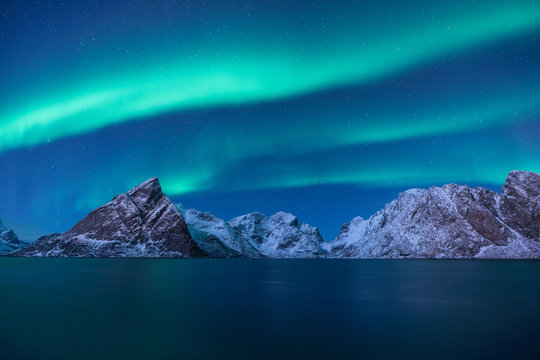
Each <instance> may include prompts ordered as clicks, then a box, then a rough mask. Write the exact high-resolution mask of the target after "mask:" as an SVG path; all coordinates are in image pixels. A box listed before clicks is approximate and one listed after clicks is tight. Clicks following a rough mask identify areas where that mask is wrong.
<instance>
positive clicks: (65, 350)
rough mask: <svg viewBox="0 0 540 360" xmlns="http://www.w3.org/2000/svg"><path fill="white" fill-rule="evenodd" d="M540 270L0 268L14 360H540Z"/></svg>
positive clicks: (130, 263) (113, 262)
mask: <svg viewBox="0 0 540 360" xmlns="http://www.w3.org/2000/svg"><path fill="white" fill-rule="evenodd" d="M539 306H540V262H538V261H466V260H459V261H441V260H266V259H262V260H261V259H251V260H249V259H230V260H225V259H178V260H159V259H65V258H64V259H55V258H0V311H1V313H0V339H1V340H0V341H1V350H0V351H1V358H2V359H34V358H43V359H95V358H126V359H142V358H145V359H171V358H178V359H180V358H182V359H194V358H207V359H217V358H220V359H221V358H234V359H261V358H268V359H276V358H311V359H313V358H338V357H350V358H456V357H461V358H533V357H536V356H537V354H538V353H539V351H540V341H539V340H538V339H540V308H539Z"/></svg>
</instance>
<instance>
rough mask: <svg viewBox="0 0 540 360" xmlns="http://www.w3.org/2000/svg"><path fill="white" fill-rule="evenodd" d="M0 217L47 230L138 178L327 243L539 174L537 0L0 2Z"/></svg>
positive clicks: (24, 228) (21, 230)
mask: <svg viewBox="0 0 540 360" xmlns="http://www.w3.org/2000/svg"><path fill="white" fill-rule="evenodd" d="M0 49H1V50H0V84H1V86H0V218H1V219H2V220H3V221H4V223H5V224H6V225H7V226H8V227H10V228H14V229H15V231H16V232H17V233H18V234H19V236H20V237H21V238H22V239H23V240H34V239H35V238H36V237H37V236H40V235H43V234H46V233H50V232H64V231H66V230H68V229H69V228H70V227H71V226H72V225H74V224H75V222H76V221H78V220H79V219H81V218H82V217H84V216H85V215H86V214H87V213H88V212H89V211H91V210H92V209H94V208H95V207H97V206H99V205H102V204H104V203H106V202H107V201H109V200H110V199H111V198H112V197H113V196H114V195H115V194H117V193H121V192H125V191H127V190H129V189H130V188H131V187H133V186H134V185H137V184H138V183H140V182H142V181H144V180H146V179H147V178H149V177H151V176H158V177H159V178H160V181H161V184H162V187H163V190H164V191H165V193H166V194H167V195H169V197H171V199H172V200H173V201H175V202H182V203H183V204H184V205H185V206H188V207H194V208H197V209H199V210H206V211H210V212H212V213H214V214H215V215H217V216H220V217H222V218H225V219H230V218H232V217H234V216H237V215H241V214H243V213H247V212H250V211H255V210H258V211H262V212H263V213H265V214H267V215H271V214H273V213H274V212H276V211H279V210H284V211H289V212H292V213H294V214H295V215H297V216H299V218H300V220H303V221H306V222H308V223H310V224H312V225H316V226H319V228H320V229H321V232H322V234H323V236H324V237H325V239H326V240H331V239H332V238H333V237H335V236H336V235H337V232H338V231H339V228H340V226H341V224H342V223H345V222H348V221H350V220H351V219H352V218H353V217H354V216H357V215H360V216H363V217H368V216H370V215H371V214H372V213H373V212H374V211H376V210H378V209H379V208H381V207H383V206H384V204H385V203H386V202H388V201H390V200H391V199H393V198H395V197H397V195H398V193H399V192H400V191H403V190H405V189H407V188H411V187H429V186H432V185H441V184H444V183H449V182H456V183H460V184H468V185H471V186H486V187H488V188H490V189H493V190H497V191H498V190H500V188H501V186H502V184H503V183H504V180H505V177H506V174H507V173H508V172H509V171H510V170H514V169H520V170H528V171H535V172H540V115H539V114H540V2H539V1H538V0H531V1H499V0H489V1H470V0H469V1H462V0H456V1H447V0H440V1H423V0H411V1H387V0H384V1H381V0H377V1H303V0H302V1H299V0H295V1H275V0H272V1H231V2H229V1H224V0H212V1H203V0H198V1H165V0H164V1H130V2H124V1H105V0H104V1H82V0H77V1H75V0H73V1H13V2H9V1H2V3H1V5H0Z"/></svg>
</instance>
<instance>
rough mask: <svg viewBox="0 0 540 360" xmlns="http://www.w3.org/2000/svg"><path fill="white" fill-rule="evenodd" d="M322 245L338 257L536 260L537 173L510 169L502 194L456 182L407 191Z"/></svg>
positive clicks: (539, 220) (539, 246) (539, 248)
mask: <svg viewBox="0 0 540 360" xmlns="http://www.w3.org/2000/svg"><path fill="white" fill-rule="evenodd" d="M324 247H325V249H326V250H328V252H329V253H330V256H331V257H339V258H341V257H345V258H379V257H381V258H406V257H414V258H540V175H539V174H535V173H531V172H525V171H512V172H511V173H510V174H509V175H508V177H507V179H506V183H505V184H504V187H503V189H502V193H501V194H498V193H495V192H492V191H490V190H487V189H484V188H475V189H472V188H470V187H468V186H462V185H455V184H449V185H444V186H442V187H431V188H429V189H428V190H424V189H412V190H408V191H405V192H404V193H401V194H400V195H399V198H398V199H396V200H394V201H392V202H391V203H389V204H387V205H386V206H385V208H384V209H382V210H380V211H379V212H377V213H376V214H374V215H373V216H372V217H370V218H369V219H368V220H364V219H362V218H360V217H357V218H355V219H353V220H352V221H351V222H350V223H348V224H345V225H343V227H342V229H341V231H340V233H339V235H338V237H337V239H335V240H334V241H331V242H328V243H325V244H324Z"/></svg>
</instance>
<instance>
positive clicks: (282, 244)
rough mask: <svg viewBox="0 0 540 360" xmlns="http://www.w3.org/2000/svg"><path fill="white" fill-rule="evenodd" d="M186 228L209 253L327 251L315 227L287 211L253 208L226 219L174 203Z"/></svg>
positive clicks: (254, 254) (299, 254)
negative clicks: (266, 213) (264, 211)
mask: <svg viewBox="0 0 540 360" xmlns="http://www.w3.org/2000/svg"><path fill="white" fill-rule="evenodd" d="M177 206H178V208H179V209H180V211H181V213H182V215H183V216H184V218H185V220H186V223H187V224H188V228H189V232H190V233H191V236H192V237H193V239H194V240H195V241H196V242H197V244H198V245H199V247H200V248H201V249H203V250H204V251H205V252H206V253H207V254H208V256H210V257H239V256H247V257H274V258H299V257H301V258H311V257H320V256H322V255H324V254H325V253H326V251H325V250H324V249H323V248H322V242H323V239H322V237H321V234H320V233H319V230H318V229H317V228H314V227H311V226H309V225H308V224H305V223H300V224H299V223H298V219H297V218H296V217H295V216H294V215H292V214H289V213H285V212H278V213H277V214H275V215H272V216H270V217H266V216H264V215H263V214H261V213H258V212H253V213H250V214H247V215H242V216H239V217H236V218H234V219H232V220H231V221H229V222H225V221H224V220H222V219H219V218H217V217H215V216H214V215H212V214H210V213H205V212H201V211H198V210H194V209H189V210H185V209H184V208H183V206H182V205H181V204H178V205H177Z"/></svg>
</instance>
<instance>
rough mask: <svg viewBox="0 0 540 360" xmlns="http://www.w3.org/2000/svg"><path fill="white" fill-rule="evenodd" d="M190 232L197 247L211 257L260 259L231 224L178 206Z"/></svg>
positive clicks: (254, 249)
mask: <svg viewBox="0 0 540 360" xmlns="http://www.w3.org/2000/svg"><path fill="white" fill-rule="evenodd" d="M177 206H178V209H179V210H180V213H181V214H182V216H183V217H184V219H185V220H186V223H187V225H188V229H189V232H190V234H191V236H192V237H193V240H195V242H196V243H197V245H198V246H199V247H200V248H201V249H202V250H203V251H204V252H205V253H206V254H208V256H210V257H217V258H228V257H246V256H247V257H260V256H261V254H260V253H259V252H258V251H257V249H256V248H255V247H253V246H252V245H251V244H250V243H249V242H248V241H246V240H245V239H244V238H243V237H241V236H240V235H239V234H238V233H237V232H236V230H234V229H233V228H232V227H231V225H229V223H227V222H225V221H224V220H222V219H220V218H217V217H215V216H214V215H212V214H210V213H207V212H202V211H198V210H195V209H185V208H184V207H183V206H182V205H181V204H178V205H177Z"/></svg>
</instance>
